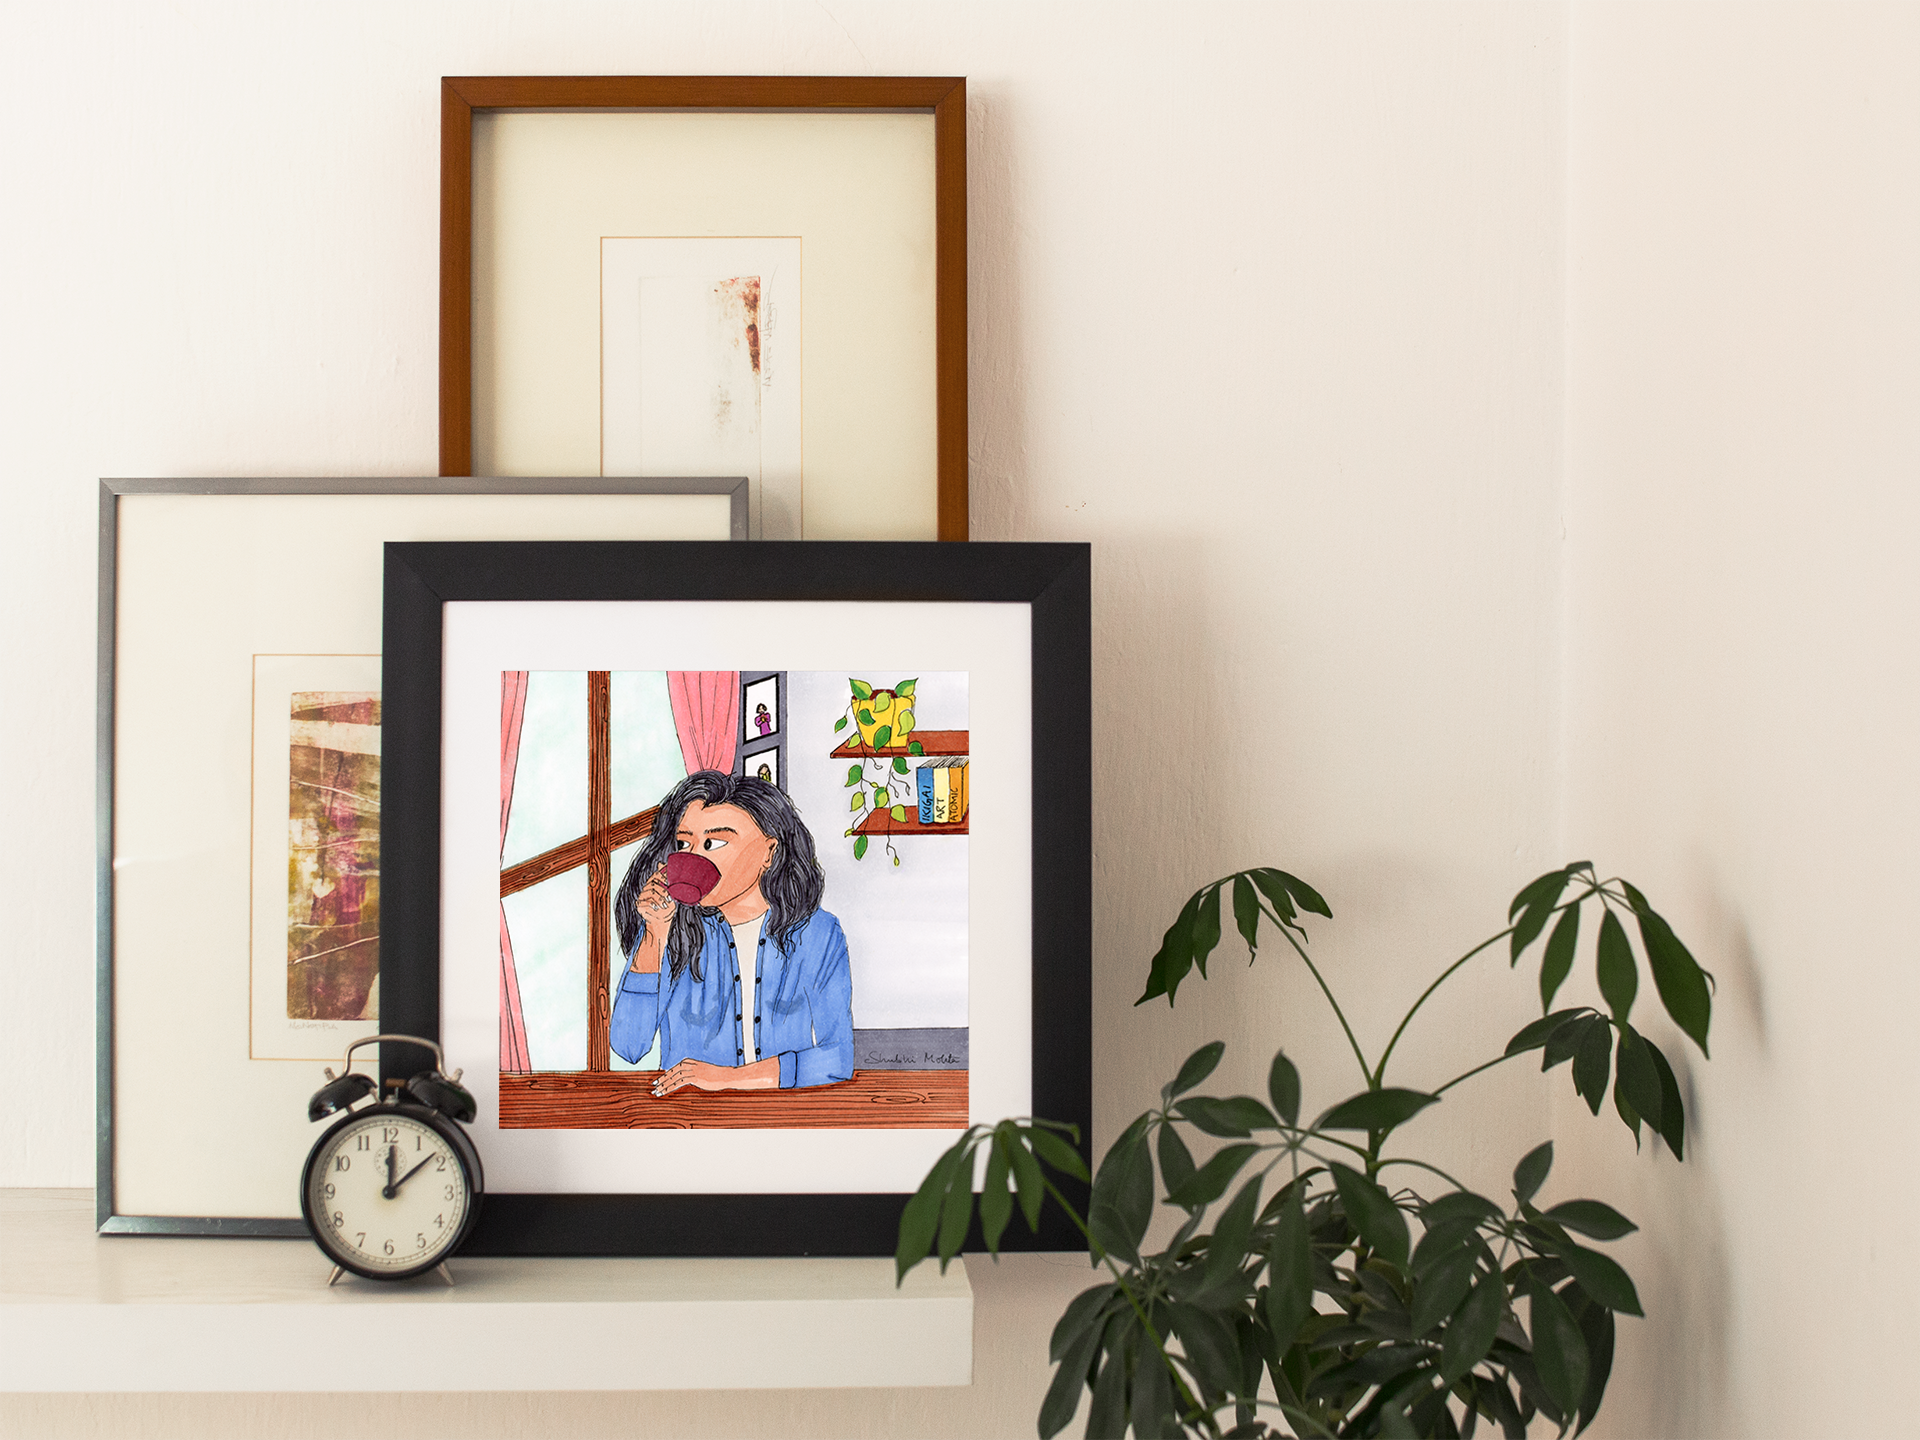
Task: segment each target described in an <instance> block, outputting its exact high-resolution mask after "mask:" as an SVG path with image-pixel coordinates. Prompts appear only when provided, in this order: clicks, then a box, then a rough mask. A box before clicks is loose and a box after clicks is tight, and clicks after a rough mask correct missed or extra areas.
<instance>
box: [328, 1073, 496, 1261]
mask: <svg viewBox="0 0 1920 1440" xmlns="http://www.w3.org/2000/svg"><path fill="white" fill-rule="evenodd" d="M388 1115H398V1116H402V1117H404V1118H406V1119H408V1120H416V1121H418V1122H419V1123H421V1124H422V1125H425V1126H426V1127H427V1128H428V1129H429V1130H432V1131H433V1132H434V1133H435V1134H436V1135H438V1136H440V1138H441V1139H443V1140H445V1141H446V1142H447V1144H448V1145H449V1146H451V1147H452V1149H453V1153H454V1156H455V1158H456V1159H458V1161H459V1162H460V1168H461V1172H462V1174H463V1175H464V1176H465V1177H466V1182H467V1214H466V1218H465V1219H464V1220H462V1221H461V1222H460V1229H459V1230H458V1232H457V1233H456V1234H455V1235H454V1238H453V1243H452V1244H451V1245H449V1246H448V1247H447V1248H446V1249H445V1250H443V1251H441V1252H440V1253H439V1254H438V1255H436V1256H434V1257H433V1258H432V1259H431V1260H427V1261H424V1262H423V1263H421V1264H419V1265H416V1266H414V1267H413V1268H412V1269H411V1270H369V1269H368V1268H366V1267H365V1266H364V1265H361V1264H359V1263H358V1262H357V1261H355V1260H354V1259H353V1258H352V1257H351V1256H347V1255H342V1254H339V1253H338V1252H337V1251H335V1250H334V1249H333V1248H332V1247H331V1246H329V1245H328V1243H327V1238H326V1237H328V1236H329V1235H330V1233H331V1232H330V1231H328V1230H327V1228H326V1227H325V1226H323V1225H319V1224H316V1223H315V1222H314V1218H313V1166H314V1162H315V1161H317V1160H318V1159H319V1158H320V1155H321V1152H322V1151H324V1150H325V1149H326V1148H327V1142H329V1141H330V1140H332V1139H333V1137H334V1136H335V1135H337V1134H339V1133H340V1132H341V1131H342V1130H345V1129H347V1128H348V1127H349V1126H352V1125H355V1124H358V1123H360V1122H361V1121H363V1120H373V1119H378V1118H382V1117H385V1116H388ZM485 1194H486V1176H485V1173H484V1172H483V1171H482V1170H481V1167H480V1152H479V1151H478V1150H476V1149H475V1148H474V1145H473V1141H472V1140H471V1139H469V1138H468V1136H467V1132H466V1131H464V1130H462V1129H461V1128H460V1127H459V1126H458V1125H456V1124H455V1123H454V1122H453V1121H451V1120H449V1119H447V1118H446V1117H445V1116H444V1115H442V1114H440V1113H439V1112H438V1111H435V1110H430V1109H428V1108H427V1107H426V1106H424V1105H413V1104H408V1103H406V1102H394V1101H383V1102H380V1103H377V1104H373V1105H366V1106H362V1107H361V1108H360V1109H358V1110H349V1111H347V1112H346V1113H345V1114H344V1115H342V1116H340V1118H339V1119H337V1120H335V1121H334V1122H333V1124H331V1125H329V1126H328V1127H327V1128H326V1129H325V1130H323V1131H321V1132H320V1136H319V1138H318V1139H316V1140H315V1141H314V1142H313V1148H312V1149H310V1150H308V1151H307V1163H306V1164H304V1165H302V1166H301V1167H300V1218H301V1219H302V1220H304V1221H305V1222H306V1225H307V1234H308V1235H309V1236H310V1237H311V1238H312V1240H313V1243H314V1244H315V1245H316V1246H318V1247H319V1250H320V1253H321V1254H322V1255H325V1256H326V1257H327V1259H329V1260H331V1261H332V1262H333V1263H334V1264H336V1265H338V1266H339V1267H340V1268H341V1269H342V1270H346V1271H349V1272H350V1273H352V1274H355V1275H358V1276H360V1277H361V1278H362V1279H365V1280H411V1279H413V1278H414V1277H415V1276H418V1275H424V1274H426V1273H427V1272H428V1271H429V1270H432V1269H434V1268H435V1267H436V1266H438V1265H441V1264H444V1263H445V1262H446V1261H448V1260H451V1259H452V1258H453V1257H454V1256H455V1255H458V1254H459V1253H460V1251H461V1249H462V1248H463V1247H464V1246H465V1245H466V1243H467V1241H468V1240H469V1239H471V1238H472V1236H473V1227H474V1224H475V1222H476V1221H478V1220H479V1218H480V1203H481V1201H482V1199H483V1198H484V1197H485Z"/></svg>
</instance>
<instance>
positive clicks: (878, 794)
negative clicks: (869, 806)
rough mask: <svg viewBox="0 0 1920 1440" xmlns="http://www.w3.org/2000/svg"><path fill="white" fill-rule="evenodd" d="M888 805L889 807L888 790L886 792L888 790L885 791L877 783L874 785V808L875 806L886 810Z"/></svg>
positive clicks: (877, 808)
mask: <svg viewBox="0 0 1920 1440" xmlns="http://www.w3.org/2000/svg"><path fill="white" fill-rule="evenodd" d="M886 807H887V792H886V791H884V790H882V789H881V788H880V787H879V786H877V785H876V786H874V789H873V808H874V809H876V810H884V809H886Z"/></svg>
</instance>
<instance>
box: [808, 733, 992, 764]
mask: <svg viewBox="0 0 1920 1440" xmlns="http://www.w3.org/2000/svg"><path fill="white" fill-rule="evenodd" d="M915 743H918V744H919V746H920V754H921V755H929V756H941V755H965V754H966V753H967V732H966V731H965V730H916V731H914V732H913V733H912V734H911V735H909V736H908V737H907V738H906V739H905V740H902V741H901V742H900V743H899V744H898V745H882V746H880V747H879V748H878V749H874V748H871V747H869V746H866V745H862V744H861V743H860V742H859V740H858V739H857V738H855V739H851V740H844V741H842V742H841V743H840V744H838V745H836V746H834V747H833V758H834V759H836V760H866V759H871V758H889V759H890V758H891V757H893V756H895V755H900V756H904V757H905V758H907V759H908V760H913V759H917V758H919V757H918V756H911V755H908V754H907V746H909V745H911V744H915Z"/></svg>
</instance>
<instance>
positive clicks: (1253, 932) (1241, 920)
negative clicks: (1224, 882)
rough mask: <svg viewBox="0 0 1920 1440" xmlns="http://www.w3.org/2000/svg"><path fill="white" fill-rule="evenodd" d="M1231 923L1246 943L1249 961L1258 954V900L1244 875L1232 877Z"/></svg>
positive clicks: (1251, 884) (1251, 885) (1250, 883)
mask: <svg viewBox="0 0 1920 1440" xmlns="http://www.w3.org/2000/svg"><path fill="white" fill-rule="evenodd" d="M1233 923H1234V924H1235V925H1236V926H1238V927H1239V930H1240V938H1241V939H1242V940H1245V941H1246V942H1247V959H1248V960H1249V961H1251V960H1252V959H1253V957H1254V956H1256V955H1258V954H1259V953H1260V898H1259V897H1258V896H1257V895H1255V894H1254V893H1253V882H1252V881H1251V880H1249V879H1247V877H1246V876H1245V875H1236V876H1234V877H1233Z"/></svg>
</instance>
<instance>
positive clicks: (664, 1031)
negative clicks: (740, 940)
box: [610, 910, 853, 1090]
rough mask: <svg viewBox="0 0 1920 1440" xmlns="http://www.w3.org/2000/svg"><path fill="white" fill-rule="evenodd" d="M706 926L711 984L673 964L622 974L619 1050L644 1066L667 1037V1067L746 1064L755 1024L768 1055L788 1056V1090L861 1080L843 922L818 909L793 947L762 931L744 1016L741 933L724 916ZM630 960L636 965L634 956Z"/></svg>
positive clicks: (616, 1033) (616, 1017)
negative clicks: (749, 1009)
mask: <svg viewBox="0 0 1920 1440" xmlns="http://www.w3.org/2000/svg"><path fill="white" fill-rule="evenodd" d="M705 927H706V944H705V946H704V948H703V949H702V951H701V955H700V960H701V964H700V968H701V971H702V978H701V979H699V980H695V979H694V978H693V967H692V966H691V965H689V966H688V967H687V968H686V969H685V970H683V971H681V972H680V976H679V978H678V979H672V978H670V977H669V976H668V975H666V974H665V973H664V970H665V967H664V963H663V973H661V974H656V975H636V974H635V973H634V972H633V970H632V969H631V968H629V969H627V970H625V971H623V972H622V974H621V977H620V989H619V993H618V994H616V995H615V996H614V1001H613V1019H612V1023H611V1026H610V1029H611V1039H612V1042H613V1050H614V1053H615V1054H617V1055H618V1056H620V1057H621V1059H623V1060H626V1061H627V1062H628V1063H629V1064H631V1063H635V1062H637V1061H638V1060H639V1059H640V1057H641V1056H643V1055H645V1054H646V1053H647V1051H648V1050H650V1049H652V1048H653V1037H654V1034H655V1032H656V1031H657V1032H658V1033H659V1036H660V1068H661V1069H663V1070H664V1069H666V1068H667V1067H668V1066H670V1065H677V1064H678V1063H679V1062H680V1061H682V1060H704V1061H706V1062H707V1063H708V1064H710V1065H740V1064H744V1063H745V1061H746V1042H745V1038H744V1033H745V1032H744V1027H745V1026H746V1025H748V1024H751V1025H752V1026H753V1036H754V1044H755V1047H756V1049H757V1051H758V1053H759V1056H760V1058H761V1059H762V1060H765V1059H768V1058H769V1057H772V1056H775V1055H777V1056H779V1057H780V1088H781V1089H783V1090H788V1089H792V1088H793V1087H794V1086H796V1085H828V1084H831V1083H832V1082H833V1081H835V1080H848V1079H851V1078H852V1077H853V973H852V971H851V969H850V968H849V967H848V964H847V937H846V936H845V935H844V934H842V933H841V930H840V922H839V921H838V920H836V919H834V918H833V916H832V915H830V914H828V913H827V912H826V911H825V910H816V911H814V912H813V914H811V915H809V916H808V917H807V918H806V919H805V920H803V921H802V922H801V923H800V925H799V926H798V927H797V928H796V929H795V930H794V932H793V933H792V934H791V935H789V936H788V937H787V948H786V950H785V951H782V949H781V948H780V946H779V945H778V944H776V943H775V942H774V939H773V936H772V935H771V933H769V927H767V926H765V925H763V926H762V927H761V934H760V947H759V950H760V953H759V954H758V955H756V956H755V957H754V965H755V969H754V985H753V1005H754V1010H755V1011H756V1013H755V1014H753V1015H742V1014H741V1012H740V957H739V956H738V955H737V954H735V953H734V943H733V929H732V927H731V926H729V925H728V924H727V922H726V920H725V919H724V918H722V917H721V916H720V915H719V914H718V913H715V914H711V915H708V916H706V917H705ZM642 933H643V934H644V932H642ZM661 958H662V961H663V962H664V960H665V957H664V956H662V957H661ZM627 964H628V966H629V967H631V965H632V964H633V957H632V956H631V955H629V956H628V957H627ZM663 986H664V994H663V993H662V990H663Z"/></svg>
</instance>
